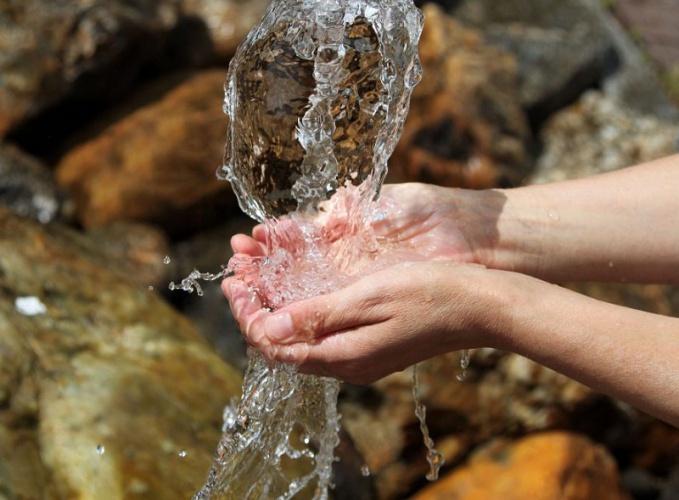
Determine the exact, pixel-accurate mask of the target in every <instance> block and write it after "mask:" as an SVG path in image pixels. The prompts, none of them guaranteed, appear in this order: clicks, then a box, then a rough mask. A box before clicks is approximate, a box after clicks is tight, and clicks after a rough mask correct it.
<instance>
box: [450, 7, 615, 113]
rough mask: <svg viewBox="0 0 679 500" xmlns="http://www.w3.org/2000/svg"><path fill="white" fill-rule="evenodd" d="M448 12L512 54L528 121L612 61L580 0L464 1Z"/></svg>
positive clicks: (591, 82)
mask: <svg viewBox="0 0 679 500" xmlns="http://www.w3.org/2000/svg"><path fill="white" fill-rule="evenodd" d="M453 12H454V15H455V17H456V18H458V19H460V20H461V21H462V22H464V23H468V24H470V25H472V26H475V27H477V28H479V29H482V30H483V32H484V34H485V35H486V37H487V39H488V41H489V42H491V43H493V44H495V45H497V46H498V47H501V48H503V49H505V50H507V51H509V52H511V53H512V54H515V55H516V57H517V60H518V63H519V78H520V94H521V101H522V104H523V106H524V107H525V108H526V109H527V110H528V112H529V114H530V116H531V122H532V123H534V124H535V123H540V122H542V121H543V120H544V119H545V118H546V117H547V116H549V115H551V114H552V113H553V112H554V111H556V110H558V109H560V108H562V107H563V106H565V105H567V104H569V103H570V102H572V101H573V100H574V99H576V98H577V97H578V96H579V95H580V94H581V93H582V92H583V91H584V90H586V89H588V88H591V87H592V86H595V85H597V84H598V83H599V82H601V81H602V80H603V79H604V78H605V76H606V75H607V74H608V73H609V72H610V70H611V68H614V67H615V65H616V64H617V57H618V56H617V54H616V52H615V50H614V44H613V41H612V39H611V37H610V36H609V33H608V32H607V30H606V29H605V27H604V26H603V25H602V24H601V23H600V22H599V20H598V19H597V18H596V16H594V15H592V14H591V12H590V9H589V8H588V7H587V6H586V5H585V4H583V2H582V1H580V0H550V1H541V2H534V1H531V0H510V1H506V2H495V1H493V0H481V1H465V2H462V3H461V5H460V6H459V7H458V8H456V9H454V10H453Z"/></svg>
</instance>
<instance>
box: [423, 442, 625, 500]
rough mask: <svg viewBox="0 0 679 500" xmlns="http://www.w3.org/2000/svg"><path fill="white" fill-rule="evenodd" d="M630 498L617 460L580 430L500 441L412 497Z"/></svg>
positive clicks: (507, 499)
mask: <svg viewBox="0 0 679 500" xmlns="http://www.w3.org/2000/svg"><path fill="white" fill-rule="evenodd" d="M492 498H497V499H500V498H501V499H502V500H523V499H525V498H531V499H534V500H557V499H565V498H567V499H569V500H594V499H599V498H606V499H607V500H629V499H630V497H629V496H628V495H627V494H626V493H625V492H624V491H623V490H622V488H621V481H620V476H619V474H618V468H617V466H616V463H615V460H613V458H612V457H611V456H610V454H609V453H608V452H607V451H606V449H605V448H603V447H602V446H599V445H596V444H594V443H592V442H591V441H590V440H589V439H587V438H585V437H583V436H580V435H578V434H571V433H566V432H546V433H540V434H534V435H530V436H527V437H524V438H522V439H519V440H517V441H515V442H506V441H504V442H503V441H502V440H500V441H499V442H495V443H492V444H490V445H488V446H487V447H485V448H483V449H481V450H479V451H478V452H476V453H475V454H474V455H473V456H472V457H471V458H470V460H469V461H468V463H467V464H465V466H463V467H460V468H459V469H457V470H456V471H455V472H453V473H451V474H450V475H448V476H446V477H444V478H443V479H441V480H440V481H439V482H438V483H436V484H433V485H432V486H430V487H428V488H425V489H423V490H422V491H421V492H420V493H418V494H417V495H415V496H414V497H412V498H411V500H449V499H455V500H487V499H492Z"/></svg>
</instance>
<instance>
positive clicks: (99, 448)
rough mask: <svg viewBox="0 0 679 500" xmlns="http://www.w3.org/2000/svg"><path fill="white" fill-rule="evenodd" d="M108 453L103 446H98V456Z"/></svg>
mask: <svg viewBox="0 0 679 500" xmlns="http://www.w3.org/2000/svg"><path fill="white" fill-rule="evenodd" d="M104 453H106V448H105V447H104V445H103V444H100V445H97V455H103V454H104Z"/></svg>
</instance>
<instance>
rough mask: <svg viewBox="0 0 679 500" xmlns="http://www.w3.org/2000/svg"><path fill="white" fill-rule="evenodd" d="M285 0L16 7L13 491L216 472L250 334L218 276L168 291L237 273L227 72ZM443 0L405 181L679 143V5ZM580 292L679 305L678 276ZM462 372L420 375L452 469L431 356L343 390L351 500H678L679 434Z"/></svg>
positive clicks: (622, 408)
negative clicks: (224, 170)
mask: <svg viewBox="0 0 679 500" xmlns="http://www.w3.org/2000/svg"><path fill="white" fill-rule="evenodd" d="M266 5H267V2H266V1H265V0H137V1H131V0H0V499H61V498H64V499H66V498H81V499H95V498H96V499H118V498H148V499H159V498H162V499H175V498H176V499H180V498H182V499H185V498H190V496H191V495H192V494H193V493H194V492H195V491H196V490H197V489H198V488H199V487H200V486H201V485H202V483H203V481H204V479H205V475H206V473H207V470H208V467H209V465H210V463H211V461H212V458H213V455H214V452H215V450H216V447H217V443H218V440H219V436H220V429H221V425H222V409H223V408H224V406H225V405H226V404H227V403H228V402H229V401H230V400H231V399H232V398H237V397H238V396H239V395H240V384H241V377H242V370H243V368H244V366H245V349H244V346H243V342H242V340H241V337H240V334H239V333H238V331H237V328H236V326H235V324H234V322H233V319H232V317H231V316H230V313H229V309H228V305H227V303H226V301H225V299H224V298H223V297H222V295H221V293H220V291H219V287H218V283H211V284H206V285H205V286H204V287H203V291H204V295H203V296H202V297H197V296H196V294H192V295H191V294H187V293H185V292H171V291H170V290H169V288H168V284H169V283H170V282H171V281H175V282H176V281H180V280H181V279H182V278H184V277H185V276H187V275H188V274H189V273H190V272H191V271H192V270H193V269H194V268H198V269H200V270H201V271H207V272H219V271H220V270H221V266H222V265H225V264H226V263H227V261H228V259H229V257H230V249H229V245H228V242H229V238H230V236H231V235H233V234H235V233H237V232H248V231H249V230H250V228H251V226H252V221H250V220H249V219H247V217H245V216H244V215H242V213H241V212H240V211H239V209H238V205H237V203H236V200H235V197H234V195H233V193H232V192H231V189H230V186H229V185H228V183H226V182H224V181H219V180H217V179H216V177H215V171H216V169H217V167H219V166H220V165H221V161H222V154H223V149H224V141H225V133H226V126H227V122H226V119H225V117H224V115H223V113H222V109H221V105H222V100H223V83H224V80H225V76H226V69H227V65H228V62H229V59H230V58H231V56H232V55H233V53H234V51H235V49H236V47H237V45H238V44H239V43H240V41H241V40H242V39H243V37H244V36H245V35H246V34H247V32H248V31H249V30H250V28H251V27H252V26H254V24H255V23H256V22H257V21H258V20H259V18H260V16H261V15H262V13H263V11H264V9H265V8H266ZM418 5H419V6H420V7H422V8H423V9H424V12H425V16H426V25H425V31H424V33H423V36H422V40H421V45H420V55H421V59H422V63H423V68H424V78H423V80H422V82H421V84H420V85H419V86H418V87H417V88H416V90H415V93H414V95H413V99H412V103H411V111H410V114H409V117H408V120H407V122H406V126H405V130H404V133H403V137H402V140H401V142H400V143H399V145H398V147H397V150H396V152H395V153H394V155H393V157H392V160H391V163H390V171H389V181H391V182H405V181H423V182H430V183H435V184H441V185H446V186H461V187H467V188H473V189H483V188H490V187H510V186H520V185H525V184H534V183H544V182H550V181H555V180H561V179H567V178H574V177H581V176H587V175H592V174H595V173H598V172H604V171H609V170H614V169H619V168H623V167H626V166H629V165H633V164H636V163H639V162H643V161H648V160H651V159H654V158H658V157H661V156H665V155H669V154H672V153H674V152H677V150H679V111H678V109H677V104H678V103H679V30H677V29H676V20H677V19H679V3H677V2H676V1H675V0H505V1H502V2H499V1H497V0H441V1H439V2H437V3H425V2H418ZM639 189H644V186H639ZM593 216H595V214H593ZM564 286H569V287H571V288H574V289H576V290H578V291H580V292H582V293H586V294H589V295H591V296H594V297H596V298H598V299H601V300H606V301H611V302H615V303H619V304H624V305H628V306H631V307H635V308H640V309H644V310H649V311H654V312H658V313H661V314H668V315H675V316H676V315H678V314H679V290H677V289H674V288H671V287H667V286H650V285H645V286H632V285H629V286H623V285H602V284H588V285H572V284H567V283H565V284H564ZM648 362H649V363H653V360H652V359H650V360H649V361H648ZM458 372H459V355H457V354H451V355H446V356H442V357H440V358H436V359H433V360H431V361H429V362H427V363H424V364H423V365H422V367H421V369H420V379H421V382H422V387H421V389H420V392H421V395H422V399H423V401H424V402H425V404H426V405H427V408H428V412H427V418H428V423H429V426H430V429H431V432H432V436H433V438H434V440H435V441H436V443H437V446H438V448H439V449H440V450H441V451H442V452H443V453H444V454H445V456H446V466H445V469H444V471H443V472H444V474H443V478H442V479H441V480H440V481H438V482H437V483H434V484H433V485H428V484H425V483H426V481H425V480H424V475H425V473H426V470H427V463H426V460H425V448H424V445H423V444H422V437H421V434H420V431H419V423H418V422H417V420H416V417H415V414H414V406H413V401H412V394H411V383H410V374H409V373H404V374H395V375H393V376H390V377H388V378H386V379H384V380H382V381H379V382H378V383H376V384H374V385H373V386H371V387H362V388H360V387H352V386H349V385H345V386H344V388H343V392H342V395H341V398H340V407H341V413H342V415H343V417H342V421H341V423H342V426H343V430H342V444H341V445H340V447H339V448H338V455H339V456H340V458H341V461H340V462H338V463H337V467H336V481H335V482H336V488H335V490H334V491H333V493H332V494H333V497H334V498H336V499H372V498H375V499H405V498H413V499H427V498H455V499H465V500H467V499H468V500H472V499H496V498H497V499H510V500H511V499H524V498H527V497H528V496H529V495H532V498H534V499H536V500H537V499H563V498H568V499H573V500H580V499H582V500H587V499H592V500H594V499H597V500H598V499H604V498H606V499H614V500H615V499H624V500H631V499H635V500H672V499H676V498H679V430H678V429H676V428H673V427H671V426H669V425H666V424H664V423H662V422H659V421H657V420H655V419H653V418H650V417H648V416H646V415H644V414H642V413H640V412H638V411H636V410H634V409H632V408H630V407H628V406H626V405H624V404H622V403H620V402H618V401H616V400H613V399H611V398H609V397H606V396H603V395H601V394H598V393H596V392H594V391H592V390H590V389H588V388H586V387H584V386H582V385H580V384H578V383H576V382H574V381H572V380H570V379H568V378H566V377H563V376H561V375H559V374H557V373H554V372H552V371H550V370H547V369H545V368H543V367H541V366H539V365H537V364H535V363H533V362H531V361H529V360H526V359H524V358H521V357H519V356H516V355H513V354H509V353H503V352H499V351H494V350H478V351H475V352H473V353H472V358H471V365H470V368H469V370H468V376H467V380H466V381H464V382H458V381H457V380H456V375H457V373H458ZM621 376H625V374H621ZM437 495H438V496H437Z"/></svg>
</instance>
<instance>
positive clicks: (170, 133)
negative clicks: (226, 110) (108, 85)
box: [57, 70, 235, 234]
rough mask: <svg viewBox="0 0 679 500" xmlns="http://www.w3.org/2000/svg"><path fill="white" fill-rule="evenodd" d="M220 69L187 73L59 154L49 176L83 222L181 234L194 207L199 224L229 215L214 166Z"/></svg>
mask: <svg viewBox="0 0 679 500" xmlns="http://www.w3.org/2000/svg"><path fill="white" fill-rule="evenodd" d="M224 76H225V72H223V71H219V70H210V71H206V72H202V73H198V74H196V75H194V76H193V77H191V78H189V79H188V80H186V81H185V82H183V83H182V84H180V85H178V86H177V87H176V88H174V89H173V90H171V91H170V92H168V93H167V94H165V95H164V96H162V97H161V98H160V99H159V100H157V101H156V102H153V103H150V104H148V105H146V106H144V107H142V108H141V109H139V110H137V111H136V112H134V113H132V114H130V115H127V116H125V117H124V118H122V119H120V120H119V121H116V122H114V123H113V124H111V125H110V126H108V127H107V128H106V129H105V130H103V131H102V132H101V133H100V134H98V135H96V136H95V137H94V138H92V139H91V140H89V141H87V142H85V143H83V144H82V145H80V146H78V147H76V148H74V149H72V150H71V151H69V152H68V154H66V155H65V156H64V157H63V158H62V160H61V161H60V163H59V165H58V167H57V180H58V182H59V183H60V184H61V185H62V186H63V187H64V189H66V190H67V191H68V192H70V193H71V195H72V196H73V198H74V199H75V200H76V201H77V206H78V210H77V213H78V219H79V220H80V221H81V223H82V224H83V225H84V226H85V227H94V226H102V225H106V224H111V223H112V222H115V221H118V220H134V221H144V222H152V223H155V224H158V225H160V226H162V227H164V228H165V229H166V230H167V231H168V232H170V233H172V234H186V233H187V232H193V231H195V230H196V229H198V228H199V227H200V225H201V224H199V222H200V221H197V219H196V214H201V219H202V225H206V224H209V223H210V222H214V221H215V220H223V219H224V217H225V215H229V213H230V212H231V208H235V200H234V197H233V194H232V193H231V190H230V187H229V185H228V184H227V183H225V182H220V181H219V180H218V179H217V178H216V177H215V174H214V171H215V166H216V165H219V162H220V159H221V157H222V150H223V147H224V133H225V131H226V125H225V123H224V117H223V115H222V113H221V109H220V106H219V104H220V102H221V100H222V88H223V83H224V82H223V81H224ZM189 220H191V221H192V222H191V224H188V221H189Z"/></svg>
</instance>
